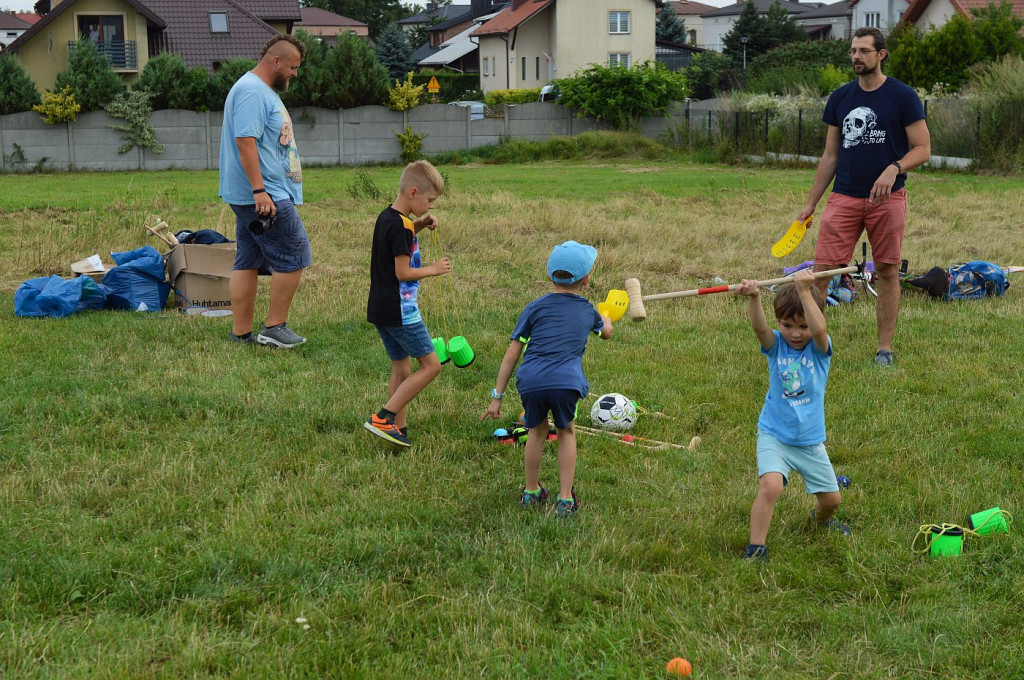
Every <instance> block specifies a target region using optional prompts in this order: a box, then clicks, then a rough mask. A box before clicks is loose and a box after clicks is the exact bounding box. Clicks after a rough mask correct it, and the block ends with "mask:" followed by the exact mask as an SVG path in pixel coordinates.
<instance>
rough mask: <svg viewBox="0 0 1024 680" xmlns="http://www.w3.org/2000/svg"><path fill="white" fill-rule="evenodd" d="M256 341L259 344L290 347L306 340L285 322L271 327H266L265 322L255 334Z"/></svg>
mask: <svg viewBox="0 0 1024 680" xmlns="http://www.w3.org/2000/svg"><path fill="white" fill-rule="evenodd" d="M256 342H258V343H260V344H261V345H270V346H271V347H280V348H282V349H291V348H292V347H296V346H298V345H301V344H302V343H304V342H306V339H305V338H304V337H302V336H301V335H298V334H297V333H295V332H294V331H292V329H291V328H288V324H286V323H283V324H281V325H280V326H274V327H273V328H267V324H263V325H262V326H260V332H259V335H257V336H256Z"/></svg>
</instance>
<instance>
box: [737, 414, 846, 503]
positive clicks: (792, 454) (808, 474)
mask: <svg viewBox="0 0 1024 680" xmlns="http://www.w3.org/2000/svg"><path fill="white" fill-rule="evenodd" d="M792 470H796V471H797V472H799V473H800V476H801V477H803V478H804V490H805V491H806V492H807V493H824V492H827V491H839V484H838V483H836V471H835V470H834V469H833V468H832V461H830V460H829V459H828V452H827V451H825V445H824V444H811V445H810V446H790V445H789V444H783V443H782V442H780V441H779V440H778V439H776V438H775V437H773V436H771V435H770V434H768V433H767V432H763V431H761V430H758V431H757V476H758V477H763V476H764V475H766V474H767V473H769V472H778V473H779V474H780V475H782V479H783V481H784V483H787V484H788V483H789V473H790V471H792Z"/></svg>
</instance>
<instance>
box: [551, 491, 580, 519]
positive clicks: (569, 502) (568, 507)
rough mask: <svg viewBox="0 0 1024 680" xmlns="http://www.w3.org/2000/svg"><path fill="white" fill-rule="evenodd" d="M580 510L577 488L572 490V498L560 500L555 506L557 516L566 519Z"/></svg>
mask: <svg viewBox="0 0 1024 680" xmlns="http://www.w3.org/2000/svg"><path fill="white" fill-rule="evenodd" d="M579 509H580V501H579V499H578V498H576V487H573V488H572V498H559V499H558V502H557V503H556V504H555V516H556V517H560V518H562V519H565V518H566V517H569V516H570V515H572V514H574V513H575V512H576V511H577V510H579Z"/></svg>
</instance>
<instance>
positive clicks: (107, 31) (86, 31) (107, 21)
mask: <svg viewBox="0 0 1024 680" xmlns="http://www.w3.org/2000/svg"><path fill="white" fill-rule="evenodd" d="M78 33H79V35H84V36H85V37H86V38H88V39H90V40H92V41H93V42H95V43H101V42H114V41H118V40H120V41H123V40H124V17H123V16H102V15H96V14H93V15H87V14H79V15H78Z"/></svg>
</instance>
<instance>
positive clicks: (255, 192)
mask: <svg viewBox="0 0 1024 680" xmlns="http://www.w3.org/2000/svg"><path fill="white" fill-rule="evenodd" d="M252 193H253V195H254V196H255V195H256V194H265V193H267V190H266V189H253V190H252Z"/></svg>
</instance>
